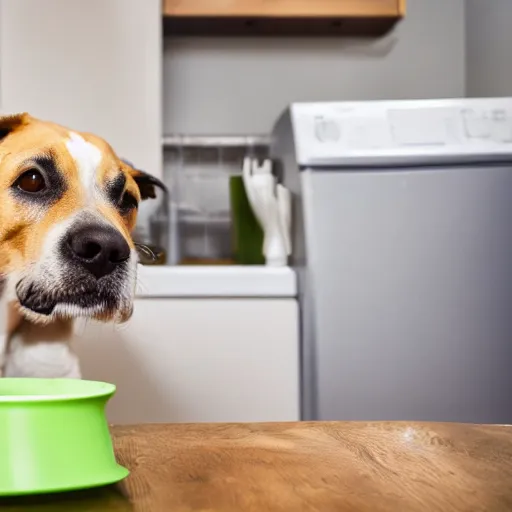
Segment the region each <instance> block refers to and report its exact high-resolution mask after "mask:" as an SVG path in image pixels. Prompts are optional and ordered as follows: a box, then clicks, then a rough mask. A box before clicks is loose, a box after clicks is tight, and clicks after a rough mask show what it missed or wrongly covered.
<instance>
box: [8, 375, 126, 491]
mask: <svg viewBox="0 0 512 512" xmlns="http://www.w3.org/2000/svg"><path fill="white" fill-rule="evenodd" d="M115 390H116V387H115V386H114V385H113V384H107V383H105V382H93V381H86V380H75V379H8V378H6V379H0V496H15V495H22V494H41V493H50V492H60V491H71V490H77V489H85V488H89V487H98V486H101V485H107V484H111V483H114V482H118V481H119V480H122V479H123V478H125V477H126V476H127V475H128V470H127V469H125V468H123V467H122V466H120V465H119V464H117V462H116V459H115V456H114V450H113V447H112V439H111V437H110V432H109V429H108V424H107V420H106V416H105V405H106V403H107V401H108V400H109V399H110V397H112V395H113V394H114V393H115Z"/></svg>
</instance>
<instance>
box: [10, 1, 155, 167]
mask: <svg viewBox="0 0 512 512" xmlns="http://www.w3.org/2000/svg"><path fill="white" fill-rule="evenodd" d="M0 8H1V12H0V67H1V69H0V72H1V80H0V94H1V107H0V108H1V109H2V111H7V112H13V111H28V112H29V113H30V114H32V115H34V116H36V117H41V118H43V119H47V120H51V121H55V122H57V123H61V124H64V125H66V126H69V127H70V128H73V129H76V130H81V131H90V132H94V133H96V134H98V135H100V136H102V137H104V138H105V139H107V141H108V142H110V144H111V145H112V146H113V147H114V149H115V150H116V151H117V152H118V153H119V154H120V155H121V156H123V157H125V158H127V159H129V160H132V161H133V162H134V163H135V164H136V165H137V166H140V168H143V169H145V170H147V171H148V172H152V173H154V174H155V175H158V176H161V173H162V151H161V136H162V127H161V124H162V123H161V111H162V105H161V89H162V84H161V82H162V78H161V66H162V33H161V26H162V19H161V0H87V1H84V0H1V2H0Z"/></svg>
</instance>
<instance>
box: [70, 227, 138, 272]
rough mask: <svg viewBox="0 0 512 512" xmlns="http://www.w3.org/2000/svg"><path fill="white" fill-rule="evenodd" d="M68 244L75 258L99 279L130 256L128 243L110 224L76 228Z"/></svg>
mask: <svg viewBox="0 0 512 512" xmlns="http://www.w3.org/2000/svg"><path fill="white" fill-rule="evenodd" d="M68 245H69V248H70V249H71V252H72V255H73V257H74V259H75V260H76V261H78V263H80V265H82V267H84V268H85V269H86V270H88V271H89V272H90V273H91V274H93V275H94V276H95V277H96V278H97V279H99V278H100V277H103V276H106V275H108V274H110V273H111V272H113V271H114V270H115V268H116V267H117V266H119V265H120V264H122V263H123V262H125V261H126V260H128V258H129V257H130V247H129V245H128V243H127V242H126V240H125V239H124V237H123V236H122V235H121V233H119V232H118V231H117V230H116V229H114V228H113V227H110V226H103V225H86V226H80V227H78V228H75V229H74V230H73V231H72V232H71V233H69V236H68Z"/></svg>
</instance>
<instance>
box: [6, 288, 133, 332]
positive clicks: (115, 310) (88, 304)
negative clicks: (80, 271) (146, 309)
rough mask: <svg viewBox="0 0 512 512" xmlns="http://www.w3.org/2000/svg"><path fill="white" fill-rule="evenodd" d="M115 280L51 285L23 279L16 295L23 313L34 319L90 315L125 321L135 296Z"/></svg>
mask: <svg viewBox="0 0 512 512" xmlns="http://www.w3.org/2000/svg"><path fill="white" fill-rule="evenodd" d="M124 289H125V287H124V286H122V283H120V282H119V281H118V280H116V279H112V278H108V279H100V280H95V279H82V280H80V279H75V280H74V282H73V283H72V284H71V283H68V285H67V286H62V285H60V286H55V287H54V288H50V287H48V286H44V285H41V284H38V283H37V282H34V281H32V282H29V281H28V279H22V280H20V281H19V282H18V284H17V285H16V296H17V299H18V301H19V304H20V307H21V310H22V312H24V313H25V314H26V315H27V317H30V318H32V319H33V320H34V321H40V322H47V321H50V320H51V319H53V318H74V317H88V318H95V319H98V320H102V321H111V320H119V321H121V322H122V321H125V320H126V319H127V318H129V316H130V315H131V310H132V307H133V306H132V297H127V296H126V292H123V290H124Z"/></svg>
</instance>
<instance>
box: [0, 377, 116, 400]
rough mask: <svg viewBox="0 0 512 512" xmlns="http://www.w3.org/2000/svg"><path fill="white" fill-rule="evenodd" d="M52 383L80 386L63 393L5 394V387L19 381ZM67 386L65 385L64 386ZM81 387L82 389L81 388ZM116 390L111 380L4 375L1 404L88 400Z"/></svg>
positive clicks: (27, 383) (111, 393) (0, 386)
mask: <svg viewBox="0 0 512 512" xmlns="http://www.w3.org/2000/svg"><path fill="white" fill-rule="evenodd" d="M50 382H51V384H52V385H53V386H56V385H57V387H58V385H59V384H64V383H65V384H66V385H67V384H70V383H72V384H71V386H75V387H77V388H79V389H78V390H75V391H68V392H63V393H57V392H54V393H45V394H35V393H32V394H31V393H27V394H24V393H21V392H20V393H19V394H12V393H11V394H3V389H2V388H3V387H4V385H6V387H7V386H8V385H9V384H12V383H17V384H23V386H27V385H30V384H33V385H34V386H37V385H45V384H49V383H50ZM64 387H65V386H64ZM80 388H81V389H80ZM115 391H116V386H115V384H112V383H110V382H103V381H97V380H86V379H66V378H56V379H50V378H32V377H29V378H23V377H4V378H1V379H0V405H2V404H6V403H11V404H12V403H17V404H23V403H33V402H64V401H65V402H68V401H76V400H87V399H91V398H102V397H107V396H112V395H113V394H114V393H115Z"/></svg>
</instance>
